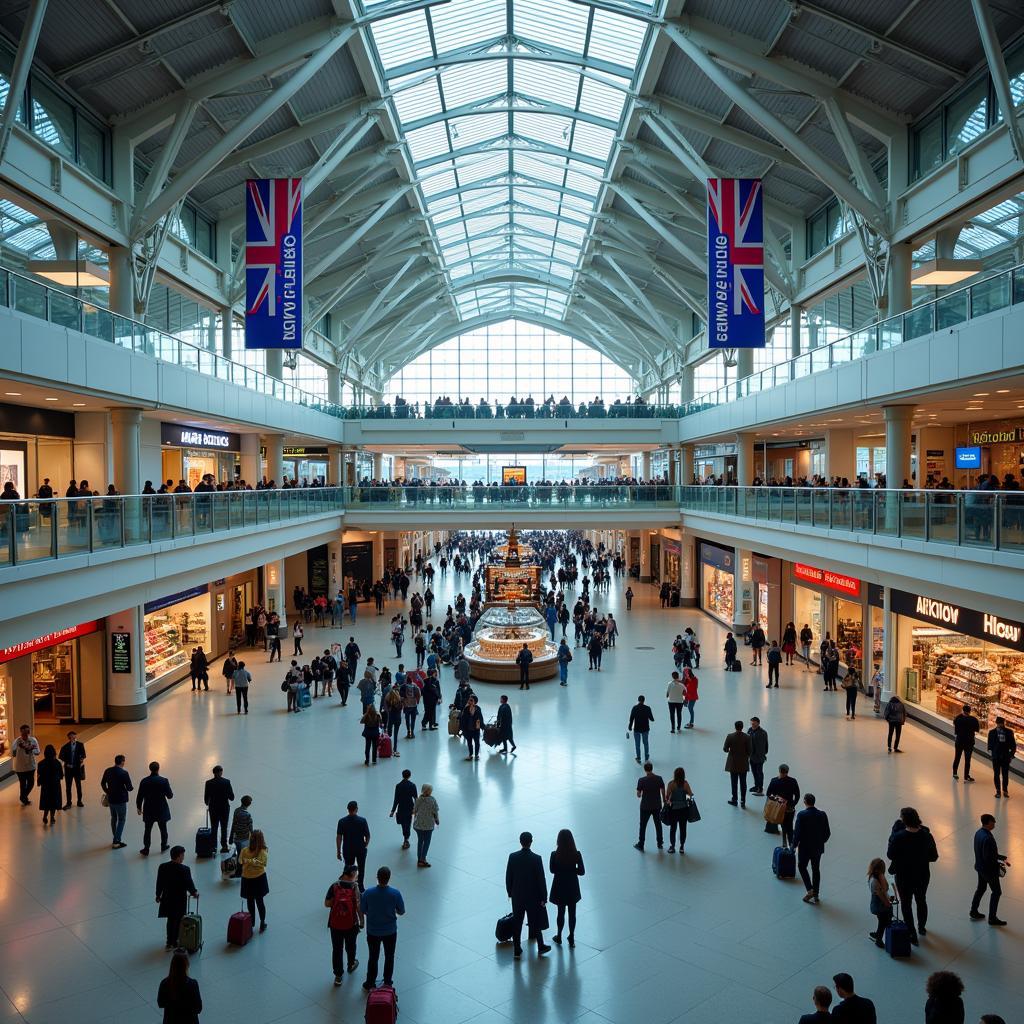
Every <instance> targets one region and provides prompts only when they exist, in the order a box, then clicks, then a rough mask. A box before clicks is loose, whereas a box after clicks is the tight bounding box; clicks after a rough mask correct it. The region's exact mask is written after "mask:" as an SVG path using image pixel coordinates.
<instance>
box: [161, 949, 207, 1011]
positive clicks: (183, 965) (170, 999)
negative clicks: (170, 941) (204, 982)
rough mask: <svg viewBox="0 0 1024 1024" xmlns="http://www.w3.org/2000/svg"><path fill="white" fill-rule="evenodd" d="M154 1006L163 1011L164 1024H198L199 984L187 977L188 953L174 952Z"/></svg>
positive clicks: (199, 1006) (181, 950)
mask: <svg viewBox="0 0 1024 1024" xmlns="http://www.w3.org/2000/svg"><path fill="white" fill-rule="evenodd" d="M156 1005H157V1006H159V1007H160V1009H161V1010H163V1011H164V1024H199V1014H200V1013H202V1011H203V999H202V996H201V995H200V994H199V982H198V981H196V980H195V978H190V977H189V976H188V953H186V952H185V950H183V949H177V950H175V951H174V955H173V956H172V957H171V969H170V970H169V971H168V973H167V977H166V978H164V979H163V981H161V982H160V988H159V990H158V991H157V996H156Z"/></svg>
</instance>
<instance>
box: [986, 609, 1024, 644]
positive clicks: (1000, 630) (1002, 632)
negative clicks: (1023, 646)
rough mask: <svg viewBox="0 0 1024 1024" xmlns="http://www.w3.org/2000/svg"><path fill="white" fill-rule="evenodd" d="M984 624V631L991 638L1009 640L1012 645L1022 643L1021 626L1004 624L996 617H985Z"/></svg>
mask: <svg viewBox="0 0 1024 1024" xmlns="http://www.w3.org/2000/svg"><path fill="white" fill-rule="evenodd" d="M982 622H983V625H982V629H984V630H985V632H986V633H988V635H989V636H994V637H996V638H998V639H999V640H1009V641H1010V643H1012V644H1015V643H1019V642H1020V634H1021V627H1020V626H1015V625H1013V624H1011V623H1009V622H1003V620H1002V619H1000V618H997V617H996V616H995V615H985V616H984V617H983V619H982Z"/></svg>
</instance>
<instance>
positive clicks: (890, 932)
mask: <svg viewBox="0 0 1024 1024" xmlns="http://www.w3.org/2000/svg"><path fill="white" fill-rule="evenodd" d="M892 912H893V919H892V920H891V921H890V922H889V923H888V924H887V925H886V927H885V951H886V953H888V954H889V956H891V957H893V958H894V959H895V958H897V957H905V956H910V929H909V928H908V927H907V924H906V922H905V921H901V920H900V918H899V913H900V902H899V900H893V901H892Z"/></svg>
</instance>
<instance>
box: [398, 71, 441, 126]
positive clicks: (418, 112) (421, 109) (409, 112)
mask: <svg viewBox="0 0 1024 1024" xmlns="http://www.w3.org/2000/svg"><path fill="white" fill-rule="evenodd" d="M413 78H415V76H413ZM400 83H401V80H400V79H395V81H393V82H392V83H391V87H392V90H393V91H394V94H395V109H396V110H397V111H398V116H399V117H400V118H401V119H402V120H403V121H415V120H417V119H418V118H420V117H426V116H427V115H428V114H436V113H438V112H439V111H440V110H441V93H440V92H439V91H438V88H437V76H436V75H435V76H434V77H433V78H430V79H428V80H427V81H425V82H420V83H419V84H418V85H411V86H409V88H407V89H401V90H398V89H397V87H398V86H399V85H400ZM396 90H397V91H396Z"/></svg>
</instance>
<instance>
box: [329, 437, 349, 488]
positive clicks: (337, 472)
mask: <svg viewBox="0 0 1024 1024" xmlns="http://www.w3.org/2000/svg"><path fill="white" fill-rule="evenodd" d="M327 458H328V466H327V482H328V483H329V484H330V485H331V486H332V487H340V486H341V485H342V484H343V483H344V482H345V477H344V472H345V470H344V466H345V449H344V447H342V445H340V444H332V445H330V446H329V447H328V449H327Z"/></svg>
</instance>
